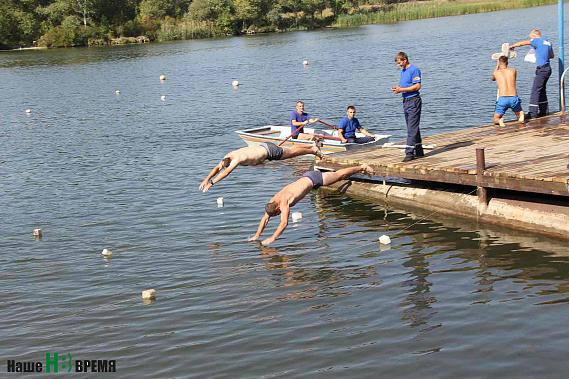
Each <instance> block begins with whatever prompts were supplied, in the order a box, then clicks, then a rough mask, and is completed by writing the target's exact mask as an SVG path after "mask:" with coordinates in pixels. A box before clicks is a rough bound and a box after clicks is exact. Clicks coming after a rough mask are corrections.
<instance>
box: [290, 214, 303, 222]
mask: <svg viewBox="0 0 569 379" xmlns="http://www.w3.org/2000/svg"><path fill="white" fill-rule="evenodd" d="M301 219H302V213H300V212H293V213H292V221H295V222H296V221H298V220H301Z"/></svg>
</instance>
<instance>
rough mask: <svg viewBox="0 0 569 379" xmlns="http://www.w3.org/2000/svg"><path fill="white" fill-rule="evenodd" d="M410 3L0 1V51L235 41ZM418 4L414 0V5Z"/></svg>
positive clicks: (380, 0) (358, 0)
mask: <svg viewBox="0 0 569 379" xmlns="http://www.w3.org/2000/svg"><path fill="white" fill-rule="evenodd" d="M406 1H407V0H0V49H10V48H18V47H30V46H33V45H37V46H47V47H56V46H86V45H98V44H110V43H128V42H142V41H147V40H149V41H155V40H172V39H187V38H200V37H212V36H216V35H237V34H241V33H245V32H246V31H248V30H253V31H258V32H265V31H280V30H290V29H304V28H315V27H321V26H325V25H329V24H331V23H333V22H334V20H335V19H336V18H337V17H338V16H339V15H341V14H345V13H347V12H348V11H349V10H353V9H355V8H358V7H360V6H364V7H365V6H370V5H375V6H384V7H385V6H392V5H393V4H394V3H404V2H406ZM412 1H414V0H412Z"/></svg>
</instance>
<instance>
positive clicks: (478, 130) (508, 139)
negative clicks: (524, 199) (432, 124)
mask: <svg viewBox="0 0 569 379" xmlns="http://www.w3.org/2000/svg"><path fill="white" fill-rule="evenodd" d="M567 120H569V119H568V118H567V116H566V115H561V114H555V115H550V116H547V117H543V118H539V119H535V120H531V121H529V122H528V123H527V124H525V125H520V124H518V123H511V124H507V125H506V127H499V126H494V125H484V126H479V127H474V128H468V129H462V130H456V131H450V132H446V133H442V134H438V135H433V136H429V137H426V138H424V139H423V143H425V144H436V145H437V148H436V149H434V150H432V151H428V152H427V153H426V155H425V157H424V158H421V159H418V160H414V161H411V162H407V163H403V162H401V160H402V158H403V157H404V151H403V150H399V149H381V148H373V149H366V150H365V151H363V150H358V151H357V152H349V151H348V152H345V153H341V154H333V155H331V156H327V157H326V158H325V160H324V161H323V162H321V163H318V165H321V166H322V167H328V168H334V169H337V168H339V167H343V166H353V165H358V164H361V163H363V162H366V163H368V164H369V165H371V166H372V167H373V168H374V169H375V170H377V171H378V172H381V173H383V174H381V175H388V176H391V177H400V178H404V179H413V180H424V181H436V182H446V183H455V184H465V185H478V184H479V183H477V181H476V178H475V176H476V175H475V174H476V165H475V163H476V158H475V151H476V148H484V149H485V153H486V154H485V155H486V167H487V169H486V171H485V172H484V176H483V177H484V185H485V186H488V187H492V188H503V189H511V190H518V191H528V192H537V193H548V194H556V195H562V196H568V195H569V184H568V183H569V169H568V168H567V164H568V163H569V154H568V150H567V146H568V143H569V127H568V125H567V123H566V121H567ZM396 143H398V142H396ZM401 143H404V141H402V142H401Z"/></svg>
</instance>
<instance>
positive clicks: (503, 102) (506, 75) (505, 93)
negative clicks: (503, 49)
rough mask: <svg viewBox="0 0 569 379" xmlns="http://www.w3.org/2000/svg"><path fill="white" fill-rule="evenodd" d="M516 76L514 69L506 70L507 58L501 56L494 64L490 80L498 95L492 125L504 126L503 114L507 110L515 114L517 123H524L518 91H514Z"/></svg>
mask: <svg viewBox="0 0 569 379" xmlns="http://www.w3.org/2000/svg"><path fill="white" fill-rule="evenodd" d="M516 74H517V72H516V69H515V68H508V58H507V57H505V56H501V57H500V58H499V59H498V62H496V68H495V69H494V72H493V73H492V80H494V81H495V82H496V84H497V85H498V94H499V97H498V101H496V109H495V111H494V125H500V126H505V125H506V124H504V114H505V113H506V111H507V110H508V109H509V108H511V109H512V110H513V111H514V112H515V113H516V117H517V118H518V121H519V122H524V121H525V115H524V112H523V110H522V101H521V100H520V98H519V97H518V91H517V90H516Z"/></svg>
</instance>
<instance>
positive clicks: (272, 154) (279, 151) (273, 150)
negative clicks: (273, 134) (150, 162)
mask: <svg viewBox="0 0 569 379" xmlns="http://www.w3.org/2000/svg"><path fill="white" fill-rule="evenodd" d="M261 146H263V147H264V148H265V150H267V160H269V161H278V160H280V159H281V157H282V156H283V148H282V147H280V146H277V145H275V144H274V143H271V142H263V143H262V144H261Z"/></svg>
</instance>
